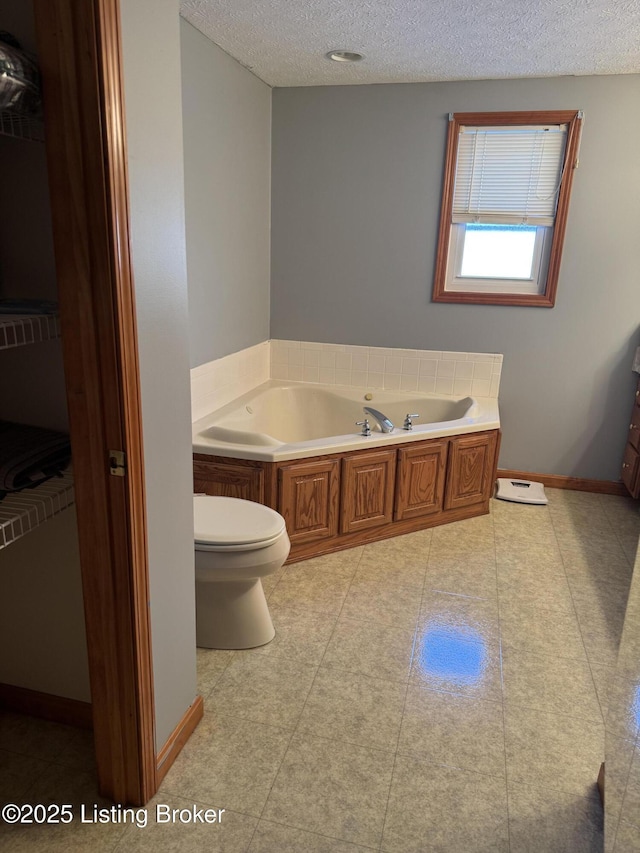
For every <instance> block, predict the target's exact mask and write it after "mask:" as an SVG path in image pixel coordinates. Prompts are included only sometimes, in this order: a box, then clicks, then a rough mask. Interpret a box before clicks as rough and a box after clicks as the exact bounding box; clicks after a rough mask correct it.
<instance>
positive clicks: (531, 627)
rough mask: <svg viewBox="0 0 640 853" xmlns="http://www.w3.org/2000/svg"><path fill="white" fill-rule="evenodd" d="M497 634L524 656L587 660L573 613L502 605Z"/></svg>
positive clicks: (517, 605)
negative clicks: (528, 653) (536, 655)
mask: <svg viewBox="0 0 640 853" xmlns="http://www.w3.org/2000/svg"><path fill="white" fill-rule="evenodd" d="M500 632H501V635H502V641H503V643H505V644H507V645H509V646H511V647H512V648H516V649H520V650H522V651H524V652H530V653H532V654H538V655H549V656H557V657H566V658H579V659H582V660H585V659H586V652H585V647H584V644H583V642H582V634H581V633H580V628H579V626H578V620H577V618H576V616H575V613H572V612H559V611H554V610H543V609H542V608H541V607H536V606H535V605H531V604H523V603H520V602H513V601H509V602H501V603H500Z"/></svg>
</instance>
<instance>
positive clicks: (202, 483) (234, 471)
mask: <svg viewBox="0 0 640 853" xmlns="http://www.w3.org/2000/svg"><path fill="white" fill-rule="evenodd" d="M193 491H194V492H204V493H205V495H222V496H223V497H227V498H244V500H247V501H256V503H265V490H264V470H263V469H262V468H259V467H253V466H249V465H234V464H233V463H227V462H225V463H217V462H198V461H194V463H193Z"/></svg>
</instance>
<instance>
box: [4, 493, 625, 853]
mask: <svg viewBox="0 0 640 853" xmlns="http://www.w3.org/2000/svg"><path fill="white" fill-rule="evenodd" d="M547 493H548V495H549V499H550V501H549V506H548V507H525V506H518V505H515V504H507V503H503V502H498V501H492V506H491V514H490V515H489V516H485V517H482V518H478V519H472V520H470V521H463V522H458V523H456V524H452V525H447V526H443V527H438V528H435V529H434V530H432V531H431V530H428V531H422V532H419V533H414V534H410V535H408V536H403V537H399V538H397V539H392V540H388V541H386V542H381V543H375V544H371V545H367V546H365V547H360V548H355V549H352V550H349V551H343V552H341V553H339V554H335V555H331V556H328V557H321V558H317V559H315V560H308V561H306V562H304V563H297V564H294V565H291V566H288V567H286V568H284V569H283V570H281V571H280V572H279V573H277V575H275V576H272V577H271V578H269V579H268V583H267V584H265V588H266V591H267V594H268V597H269V605H270V609H271V612H272V615H273V618H274V622H275V625H276V630H277V636H276V638H275V639H274V640H273V642H272V643H270V644H269V645H268V646H265V647H263V648H261V649H256V650H252V651H247V652H216V651H208V650H199V651H198V671H199V689H200V692H201V694H202V695H203V696H204V697H205V709H206V710H205V717H204V719H203V721H202V723H201V724H200V726H199V727H198V729H197V730H196V732H195V733H194V735H193V736H192V738H191V740H190V741H189V742H188V744H187V745H186V747H185V749H184V751H183V753H182V754H181V755H180V756H179V758H178V759H177V761H176V763H175V765H174V767H173V768H172V770H171V771H170V772H169V774H168V775H167V778H166V779H165V781H164V783H163V785H162V788H161V790H160V792H159V794H158V796H157V797H156V801H157V802H159V803H163V804H168V805H171V806H172V807H175V808H187V807H189V806H193V804H194V803H195V804H198V805H199V806H206V807H211V806H212V807H215V808H224V809H225V810H226V811H225V813H224V815H223V819H222V822H221V823H220V825H217V826H210V825H203V824H200V825H193V824H188V825H187V824H179V823H178V824H174V825H164V824H158V823H155V822H154V821H153V820H152V819H150V822H149V825H148V826H146V827H144V828H139V827H138V826H136V825H135V824H133V823H131V822H129V823H128V824H113V823H112V824H107V825H100V824H84V825H82V824H80V823H79V822H78V821H74V823H73V824H72V825H70V826H59V827H55V828H51V827H48V828H45V827H37V826H35V827H24V826H23V827H20V828H15V827H7V826H6V825H2V824H0V848H2V849H7V850H11V851H14V850H15V851H44V850H46V851H47V853H52V852H53V851H58V850H60V851H67V850H74V851H85V850H86V851H89V850H90V851H92V853H94V851H95V853H102V851H114V853H116V851H117V853H123V851H141V852H142V851H147V850H153V851H155V853H162V851H185V853H187V851H201V850H207V851H211V853H215V851H224V853H241V851H247V853H287V852H288V851H291V852H292V853H294V851H295V853H359V851H362V853H364V851H367V850H381V851H387V853H418V851H441V853H500V851H511V853H524V851H535V853H583V852H584V853H589V851H601V850H602V849H603V838H602V810H601V807H600V803H599V800H598V797H597V792H596V788H595V784H594V782H595V779H596V776H597V773H598V769H599V766H600V762H601V761H602V759H603V752H604V743H603V741H604V725H603V717H604V714H605V712H606V702H607V685H608V683H609V680H610V678H611V677H612V673H613V668H614V666H615V660H616V652H617V644H618V640H619V635H620V632H621V629H622V622H623V619H624V609H625V601H626V594H627V590H628V585H629V581H630V577H631V567H632V563H633V560H634V557H635V550H636V546H637V540H638V531H639V530H640V517H639V515H638V509H637V504H633V503H632V502H630V501H627V500H625V499H623V498H615V497H608V496H607V497H604V496H598V495H593V494H585V493H580V492H567V491H557V490H547ZM0 794H1V795H2V797H3V798H4V799H6V798H7V797H9V798H11V799H12V800H18V801H19V800H20V799H22V801H24V802H57V803H59V802H61V801H62V799H64V801H65V802H71V803H74V804H76V807H77V809H79V804H80V803H81V802H85V803H93V802H95V801H96V795H95V791H94V782H93V774H92V759H91V744H90V737H88V736H87V735H86V734H85V733H82V732H77V731H73V730H69V729H66V728H64V727H61V726H54V725H53V724H47V723H43V722H39V721H34V720H28V719H27V718H20V717H16V716H14V715H10V714H5V715H3V716H0ZM98 802H100V801H99V800H98ZM104 805H106V803H105V804H104ZM150 814H152V812H151V811H150Z"/></svg>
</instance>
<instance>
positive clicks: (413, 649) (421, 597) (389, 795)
mask: <svg viewBox="0 0 640 853" xmlns="http://www.w3.org/2000/svg"><path fill="white" fill-rule="evenodd" d="M432 542H433V530H432V531H431V536H430V537H429V547H428V548H427V555H426V561H425V573H424V578H423V581H422V591H421V593H420V607H419V608H418V616H417V618H416V627H415V629H414V632H413V643H412V646H411V657H410V658H409V677H408V678H407V684H406V687H405V691H404V701H403V703H402V713H401V714H400V724H399V726H398V737H397V738H396V749H395V753H394V756H393V767H392V768H391V777H390V779H389V792H388V794H387V802H386V805H385V809H384V818H383V820H382V831H381V833H380V845H379V847H378V849H379V850H382V844H383V841H384V830H385V827H386V825H387V815H388V813H389V801H390V800H391V788H392V787H393V777H394V775H395V772H396V764H397V761H398V747H399V745H400V735H401V733H402V725H403V723H404V715H405V710H406V707H407V696H408V695H409V687H410V685H411V670H412V669H413V659H414V655H415V650H416V642H417V639H418V631H419V630H420V625H421V623H422V602H423V599H424V594H425V590H426V589H427V576H428V574H429V558H430V556H431V544H432Z"/></svg>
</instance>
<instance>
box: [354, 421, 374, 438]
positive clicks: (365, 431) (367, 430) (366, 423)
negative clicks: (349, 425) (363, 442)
mask: <svg viewBox="0 0 640 853" xmlns="http://www.w3.org/2000/svg"><path fill="white" fill-rule="evenodd" d="M356 426H361V427H362V432H361V433H360V435H371V427H370V426H369V420H368V418H365V419H364V420H363V421H356Z"/></svg>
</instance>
